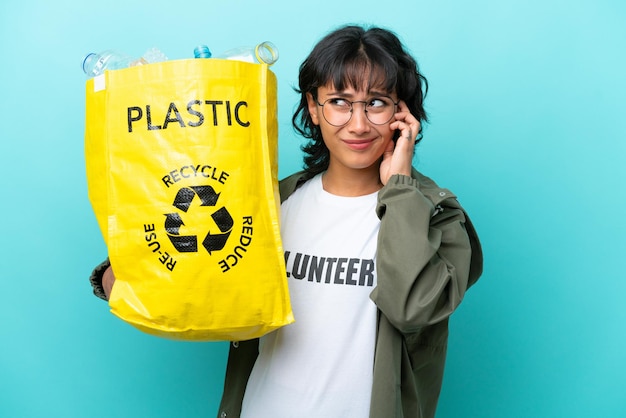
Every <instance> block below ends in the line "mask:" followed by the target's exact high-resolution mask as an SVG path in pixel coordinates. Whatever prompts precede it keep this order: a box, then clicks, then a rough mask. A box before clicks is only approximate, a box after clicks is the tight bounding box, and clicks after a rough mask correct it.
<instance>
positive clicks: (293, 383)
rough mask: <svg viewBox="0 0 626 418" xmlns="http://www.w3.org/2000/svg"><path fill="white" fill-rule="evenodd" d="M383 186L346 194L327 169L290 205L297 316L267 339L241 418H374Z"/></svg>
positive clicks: (286, 230)
mask: <svg viewBox="0 0 626 418" xmlns="http://www.w3.org/2000/svg"><path fill="white" fill-rule="evenodd" d="M376 200H377V193H373V194H370V195H366V196H359V197H341V196H335V195H331V194H330V193H328V192H326V191H324V190H323V187H322V181H321V175H318V176H316V177H314V178H313V179H311V180H310V181H308V182H307V183H306V184H304V185H303V186H302V187H300V188H299V189H298V190H297V191H296V192H295V193H294V194H293V195H291V196H290V197H289V199H287V200H286V201H285V202H283V204H282V206H281V235H282V239H283V246H284V249H285V260H286V265H287V276H288V283H289V291H290V295H291V303H292V308H293V312H294V316H295V320H296V321H295V323H293V324H291V325H288V326H286V327H283V328H280V329H278V330H276V331H274V332H272V333H270V334H268V335H266V336H264V337H262V338H261V340H260V344H259V357H258V359H257V361H256V363H255V366H254V369H253V371H252V374H251V376H250V380H249V381H248V386H247V389H246V393H245V396H244V400H243V409H242V414H241V417H242V418H266V417H267V418H270V417H271V418H321V417H323V418H334V417H336V418H346V417H350V418H367V417H368V415H369V407H370V398H371V389H372V375H373V365H374V346H375V339H376V306H375V305H374V303H373V302H372V301H371V299H370V298H369V295H370V293H371V291H372V290H373V288H374V286H375V285H376V270H375V257H376V244H377V237H378V230H379V227H380V221H379V219H378V217H377V216H376V212H375V208H376Z"/></svg>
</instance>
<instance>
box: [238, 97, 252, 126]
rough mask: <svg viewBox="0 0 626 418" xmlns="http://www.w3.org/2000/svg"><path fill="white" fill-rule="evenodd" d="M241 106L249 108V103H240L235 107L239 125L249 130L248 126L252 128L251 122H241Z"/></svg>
mask: <svg viewBox="0 0 626 418" xmlns="http://www.w3.org/2000/svg"><path fill="white" fill-rule="evenodd" d="M241 106H245V107H248V103H246V102H239V103H237V104H236V105H235V120H236V121H237V123H238V124H239V125H241V126H243V127H244V128H247V127H248V126H250V122H244V121H242V120H241V118H240V117H239V108H240V107H241Z"/></svg>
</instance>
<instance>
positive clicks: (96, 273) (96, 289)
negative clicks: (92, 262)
mask: <svg viewBox="0 0 626 418" xmlns="http://www.w3.org/2000/svg"><path fill="white" fill-rule="evenodd" d="M110 265H111V263H110V262H109V259H108V258H107V259H106V260H104V261H103V262H102V263H100V264H98V265H97V266H96V268H94V269H93V271H92V272H91V275H90V276H89V283H91V288H92V289H93V294H94V295H96V296H97V297H99V298H100V299H102V300H107V297H106V294H105V293H104V288H103V287H102V275H103V274H104V271H105V270H106V269H107V268H108V267H109V266H110Z"/></svg>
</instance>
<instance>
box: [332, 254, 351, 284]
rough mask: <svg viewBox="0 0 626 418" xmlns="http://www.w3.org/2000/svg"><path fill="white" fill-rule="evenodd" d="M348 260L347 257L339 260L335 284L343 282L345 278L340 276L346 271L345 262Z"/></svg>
mask: <svg viewBox="0 0 626 418" xmlns="http://www.w3.org/2000/svg"><path fill="white" fill-rule="evenodd" d="M347 262H348V259H347V258H340V259H339V261H338V262H337V269H336V270H335V284H343V279H342V278H341V277H340V276H341V273H343V272H344V271H346V268H345V267H344V264H346V263H347Z"/></svg>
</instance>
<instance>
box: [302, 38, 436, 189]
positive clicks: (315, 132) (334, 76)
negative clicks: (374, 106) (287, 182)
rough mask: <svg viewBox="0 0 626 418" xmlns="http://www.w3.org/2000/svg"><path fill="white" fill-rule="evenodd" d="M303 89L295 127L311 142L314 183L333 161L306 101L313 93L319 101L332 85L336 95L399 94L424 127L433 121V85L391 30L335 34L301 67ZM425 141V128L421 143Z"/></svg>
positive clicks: (308, 164)
mask: <svg viewBox="0 0 626 418" xmlns="http://www.w3.org/2000/svg"><path fill="white" fill-rule="evenodd" d="M365 77H367V79H365ZM298 83H299V86H298V88H296V89H295V90H296V92H298V93H300V103H299V104H298V107H297V109H296V111H295V113H294V115H293V118H292V123H293V126H294V128H295V129H296V131H298V132H299V133H300V134H301V135H302V136H303V137H305V138H307V139H309V141H308V143H307V144H305V145H303V146H302V151H304V153H305V157H304V169H305V170H306V172H307V173H308V177H313V176H314V175H316V174H318V173H321V172H322V171H324V170H326V169H327V168H328V164H329V160H330V153H329V151H328V148H327V147H326V145H325V144H324V141H323V139H322V134H321V130H320V128H319V126H317V125H315V124H314V123H313V120H312V119H311V115H310V114H309V109H308V102H307V97H306V95H307V93H310V94H311V95H312V96H313V98H315V99H316V100H317V89H318V87H323V86H326V85H328V84H332V85H333V86H334V88H335V89H337V90H343V89H345V88H347V87H352V88H355V89H361V88H362V87H363V86H366V87H367V90H369V89H370V88H377V89H381V90H383V91H385V92H389V93H391V92H395V93H396V95H397V97H398V98H399V99H401V100H404V101H405V102H406V104H407V106H408V107H409V109H410V111H411V113H412V114H413V116H415V117H416V118H417V120H418V121H419V122H420V123H423V122H425V121H427V120H428V118H427V116H426V112H425V111H424V106H423V102H424V97H425V96H426V92H427V91H428V81H427V80H426V78H425V77H424V76H422V75H421V74H420V73H419V70H418V66H417V63H416V62H415V60H414V59H413V57H411V56H410V55H409V54H408V53H407V52H406V51H405V50H404V47H403V46H402V43H401V42H400V40H399V39H398V37H397V36H396V35H395V34H394V33H393V32H391V31H389V30H387V29H381V28H377V27H372V28H367V29H366V28H363V27H361V26H344V27H342V28H339V29H337V30H335V31H333V32H331V33H329V34H328V35H326V36H325V37H324V38H322V40H321V41H319V42H318V44H317V45H316V46H315V47H314V48H313V50H312V51H311V53H310V54H309V56H308V57H307V58H306V59H305V60H304V62H303V63H302V64H301V65H300V75H299V79H298ZM421 139H422V133H421V128H420V132H419V134H418V137H417V141H416V143H417V142H419V141H420V140H421Z"/></svg>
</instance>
